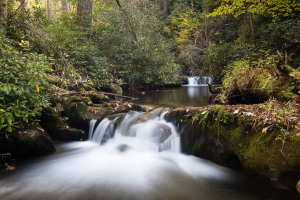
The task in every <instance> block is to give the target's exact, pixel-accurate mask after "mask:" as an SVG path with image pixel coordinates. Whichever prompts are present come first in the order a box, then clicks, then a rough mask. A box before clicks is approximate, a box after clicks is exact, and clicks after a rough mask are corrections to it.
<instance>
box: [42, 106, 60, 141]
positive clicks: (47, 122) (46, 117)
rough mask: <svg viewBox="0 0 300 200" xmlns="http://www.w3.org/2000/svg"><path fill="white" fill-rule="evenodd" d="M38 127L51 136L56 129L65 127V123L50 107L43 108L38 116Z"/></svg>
mask: <svg viewBox="0 0 300 200" xmlns="http://www.w3.org/2000/svg"><path fill="white" fill-rule="evenodd" d="M40 125H41V126H42V127H43V128H44V129H45V130H46V131H47V133H49V135H50V136H51V135H52V134H53V133H54V132H55V131H56V129H58V128H61V127H65V126H66V123H65V122H64V120H63V119H62V118H61V117H60V116H59V115H58V113H57V112H55V110H54V109H53V108H51V107H47V108H44V109H43V111H42V113H41V116H40Z"/></svg>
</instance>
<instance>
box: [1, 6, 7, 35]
mask: <svg viewBox="0 0 300 200" xmlns="http://www.w3.org/2000/svg"><path fill="white" fill-rule="evenodd" d="M6 22H7V0H0V33H3V34H5V26H6Z"/></svg>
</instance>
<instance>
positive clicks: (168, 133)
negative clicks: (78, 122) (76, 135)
mask: <svg viewBox="0 0 300 200" xmlns="http://www.w3.org/2000/svg"><path fill="white" fill-rule="evenodd" d="M166 113H167V111H165V110H164V109H162V108H161V109H156V110H154V111H152V112H150V113H143V112H136V111H130V112H128V113H127V114H126V115H125V117H124V119H123V121H122V122H121V124H120V125H119V127H118V128H117V129H116V130H115V133H114V128H113V126H114V125H113V122H112V121H110V120H108V119H107V118H105V119H103V120H102V121H101V123H100V124H99V125H98V127H97V128H96V130H95V131H94V132H93V133H90V134H92V136H89V138H91V139H90V141H93V142H96V143H98V144H100V143H101V141H102V140H103V137H104V136H105V135H106V136H108V137H111V136H112V135H115V137H114V138H113V140H115V141H114V142H117V143H120V145H121V144H122V145H127V146H128V147H131V148H135V149H137V150H150V151H156V152H158V151H170V152H174V153H179V152H180V138H179V135H178V133H177V131H176V128H175V126H174V125H173V124H172V123H168V122H166V121H165V119H164V115H165V114H166ZM92 123H93V122H92Z"/></svg>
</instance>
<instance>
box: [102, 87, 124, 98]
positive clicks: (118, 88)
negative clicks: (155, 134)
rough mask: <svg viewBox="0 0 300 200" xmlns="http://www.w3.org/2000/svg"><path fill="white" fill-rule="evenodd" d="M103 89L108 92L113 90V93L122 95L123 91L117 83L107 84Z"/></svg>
mask: <svg viewBox="0 0 300 200" xmlns="http://www.w3.org/2000/svg"><path fill="white" fill-rule="evenodd" d="M103 90H104V91H106V92H112V93H115V94H118V95H121V94H122V93H123V89H122V88H121V87H120V86H119V85H117V84H110V85H107V86H105V87H104V88H103Z"/></svg>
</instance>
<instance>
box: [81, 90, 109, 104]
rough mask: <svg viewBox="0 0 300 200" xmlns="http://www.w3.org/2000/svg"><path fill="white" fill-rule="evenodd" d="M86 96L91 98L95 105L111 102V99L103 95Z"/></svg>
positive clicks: (92, 94)
mask: <svg viewBox="0 0 300 200" xmlns="http://www.w3.org/2000/svg"><path fill="white" fill-rule="evenodd" d="M86 96H87V97H89V98H90V100H91V101H92V102H93V103H94V104H101V103H103V102H108V101H109V98H108V97H107V96H106V95H104V94H103V93H100V94H99V93H91V94H87V95H86Z"/></svg>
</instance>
